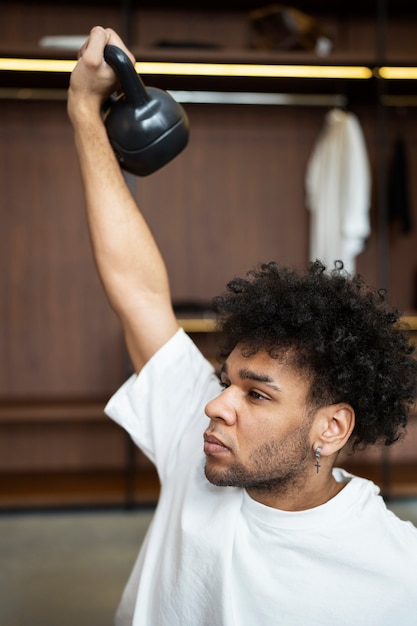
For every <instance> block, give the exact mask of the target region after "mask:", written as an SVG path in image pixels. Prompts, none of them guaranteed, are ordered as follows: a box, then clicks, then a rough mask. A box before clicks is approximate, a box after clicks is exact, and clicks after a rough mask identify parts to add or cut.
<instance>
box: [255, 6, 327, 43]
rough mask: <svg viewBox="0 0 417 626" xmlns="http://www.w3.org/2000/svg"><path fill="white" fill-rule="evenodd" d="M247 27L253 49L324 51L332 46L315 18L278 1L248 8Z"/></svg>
mask: <svg viewBox="0 0 417 626" xmlns="http://www.w3.org/2000/svg"><path fill="white" fill-rule="evenodd" d="M249 27H250V31H249V47H250V48H252V49H256V50H305V51H314V52H317V53H318V54H323V55H325V54H328V53H329V52H330V51H331V49H332V47H333V44H332V40H331V38H330V36H329V35H328V34H327V33H326V31H325V28H324V26H323V25H322V24H321V23H320V22H319V21H318V20H317V19H315V18H314V17H311V16H310V15H307V14H306V13H303V12H302V11H299V10H298V9H295V8H293V7H289V6H284V5H281V4H271V5H269V6H266V7H264V8H261V9H256V10H254V11H251V12H250V13H249Z"/></svg>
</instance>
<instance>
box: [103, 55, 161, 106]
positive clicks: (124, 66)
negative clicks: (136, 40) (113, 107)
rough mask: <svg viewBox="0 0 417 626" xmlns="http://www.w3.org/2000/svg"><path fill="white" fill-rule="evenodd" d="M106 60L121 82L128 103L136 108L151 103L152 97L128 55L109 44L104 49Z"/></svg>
mask: <svg viewBox="0 0 417 626" xmlns="http://www.w3.org/2000/svg"><path fill="white" fill-rule="evenodd" d="M104 60H105V61H106V63H108V64H109V65H110V67H111V68H112V69H113V70H114V72H115V74H116V76H117V77H118V79H119V80H120V83H121V86H122V90H123V92H124V94H125V96H126V99H127V101H128V102H131V103H132V104H135V106H145V105H146V104H147V103H148V102H149V101H150V96H149V94H148V92H147V90H146V87H145V85H144V83H143V81H142V79H141V77H140V76H139V74H137V73H136V70H135V68H134V65H133V64H132V62H131V60H130V59H129V57H128V56H127V54H126V53H125V52H123V50H122V49H121V48H119V47H118V46H113V45H111V44H107V45H106V46H105V48H104Z"/></svg>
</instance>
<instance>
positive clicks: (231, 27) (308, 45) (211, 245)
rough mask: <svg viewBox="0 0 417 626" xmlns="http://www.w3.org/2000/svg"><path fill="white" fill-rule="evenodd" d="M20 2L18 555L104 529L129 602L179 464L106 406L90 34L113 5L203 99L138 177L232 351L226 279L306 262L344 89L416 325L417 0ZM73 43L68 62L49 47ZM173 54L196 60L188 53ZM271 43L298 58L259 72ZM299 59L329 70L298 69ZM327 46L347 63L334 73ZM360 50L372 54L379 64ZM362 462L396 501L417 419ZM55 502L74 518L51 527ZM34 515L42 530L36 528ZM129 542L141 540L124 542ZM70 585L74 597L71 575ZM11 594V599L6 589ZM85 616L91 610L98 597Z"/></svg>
mask: <svg viewBox="0 0 417 626" xmlns="http://www.w3.org/2000/svg"><path fill="white" fill-rule="evenodd" d="M0 12H1V20H0V57H1V58H0V113H1V114H0V190H1V195H0V267H1V273H0V320H1V326H0V508H1V516H0V526H1V525H2V524H3V526H1V527H2V541H4V543H3V546H2V554H3V556H2V557H1V558H2V560H4V562H5V563H8V564H9V567H10V568H11V569H10V570H9V571H14V572H15V573H16V572H20V570H21V569H22V570H23V568H22V567H21V566H22V563H23V562H24V554H25V550H23V552H22V551H19V548H21V547H22V546H23V547H25V546H26V548H27V552H26V555H28V554H32V556H33V559H32V561H31V563H32V565H33V564H35V565H33V568H32V569H31V568H30V564H28V565H27V569H26V575H27V576H28V575H29V574H28V572H32V574H33V576H34V577H35V578H36V571H37V565H38V564H41V561H42V553H38V552H37V549H36V548H34V546H38V547H39V546H42V545H44V544H42V538H41V537H42V536H43V537H44V538H50V539H51V541H52V543H51V544H50V546H49V548H47V547H45V548H44V549H43V554H49V555H50V556H51V558H52V559H54V558H55V557H56V561H55V563H58V562H59V563H61V564H62V563H64V562H65V559H67V558H68V554H69V553H70V552H71V553H74V554H75V548H74V549H72V548H71V549H69V546H72V545H73V544H72V543H71V541H72V542H73V543H74V542H76V543H77V542H78V545H80V546H81V547H84V548H85V546H86V545H90V546H94V545H95V544H94V539H93V538H94V537H95V538H96V539H97V554H101V555H102V557H101V558H102V559H104V561H103V562H102V564H101V565H99V566H98V568H95V567H94V566H92V565H91V564H92V563H95V561H94V560H90V559H89V563H90V565H91V576H92V577H93V578H94V576H95V574H93V572H95V571H97V569H98V570H99V573H103V572H105V571H107V567H108V565H109V564H110V563H113V564H114V570H113V571H114V572H116V571H117V572H119V574H117V576H118V578H117V581H119V582H116V583H114V581H113V580H112V583H111V585H109V586H110V587H111V588H112V589H113V594H114V596H112V595H111V593H110V594H107V595H106V593H103V594H101V597H102V598H103V597H107V599H108V600H109V604H110V605H112V607H113V606H114V604H115V602H116V599H115V598H116V596H118V593H119V586H120V591H121V589H122V586H123V584H124V582H125V579H126V577H127V573H128V571H129V569H130V566H131V564H132V563H133V559H134V558H135V555H136V551H137V548H138V546H139V544H140V541H141V537H142V534H141V533H142V530H144V528H145V527H146V524H147V523H148V521H149V519H150V516H151V512H152V507H153V506H154V505H155V502H156V499H157V497H158V491H159V485H158V481H157V477H156V474H155V472H154V470H153V468H152V466H151V465H150V463H149V462H148V461H147V460H146V459H145V458H144V457H143V455H142V454H141V453H139V452H138V451H137V450H136V449H135V448H134V447H133V445H132V444H131V442H130V440H129V439H128V437H127V436H126V435H125V434H124V432H123V431H121V429H119V428H118V427H117V426H116V425H114V424H112V423H111V422H110V421H109V420H108V419H107V418H106V417H105V416H104V415H103V407H104V405H105V403H106V401H107V399H108V398H109V397H110V396H111V394H112V393H113V392H114V391H115V390H116V389H117V387H118V386H119V385H120V384H121V383H122V382H123V381H124V379H125V378H126V377H127V376H128V375H129V373H130V363H129V361H128V358H127V356H126V353H125V350H124V346H123V338H122V334H121V331H120V328H119V325H118V322H117V320H116V318H115V316H114V314H113V312H112V311H111V310H110V307H109V306H108V304H107V302H106V299H105V297H104V294H103V291H102V287H101V284H100V282H99V279H98V277H97V275H96V271H95V267H94V262H93V259H92V255H91V252H90V246H89V239H88V233H87V227H86V220H85V215H84V202H83V195H82V188H81V180H80V175H79V171H78V165H77V161H76V155H75V149H74V146H73V138H72V129H71V126H70V124H69V121H68V118H67V115H66V90H67V86H68V81H69V75H70V71H71V67H72V66H73V64H74V61H75V59H76V54H77V49H78V48H79V47H80V45H81V43H82V42H83V41H84V40H85V38H86V37H87V35H88V32H89V30H90V29H91V28H92V27H93V26H94V25H96V24H100V25H102V26H109V27H112V28H114V29H115V30H116V31H118V32H119V33H120V34H121V35H122V37H123V38H124V39H125V41H126V42H127V43H128V44H129V46H130V47H131V49H132V50H133V52H134V54H135V56H136V59H137V60H138V62H139V63H144V64H145V63H147V62H157V64H158V65H157V66H153V69H149V68H148V69H146V68H145V65H144V66H143V67H144V68H145V72H144V73H143V74H142V77H143V80H144V82H145V83H146V84H147V85H152V86H155V87H160V88H162V89H166V90H170V92H171V93H172V94H173V95H174V96H175V97H176V98H177V99H178V100H179V101H181V102H182V103H183V106H184V108H185V109H186V112H187V115H188V117H189V122H190V140H189V145H188V147H187V148H186V150H185V151H184V152H183V153H181V154H180V155H179V156H178V157H177V158H176V159H175V160H174V161H173V162H172V163H170V164H168V165H167V166H165V167H164V168H163V169H161V170H160V171H158V172H156V173H155V174H152V175H151V176H149V177H146V178H141V179H139V178H135V177H133V176H131V175H127V179H128V183H129V186H130V188H131V190H132V193H133V194H134V195H135V197H136V198H137V199H138V201H139V203H140V205H141V207H142V209H143V211H144V214H145V216H146V217H147V219H148V221H149V223H150V225H151V227H152V229H153V231H154V233H155V236H156V239H157V240H158V242H159V244H160V247H161V249H162V252H163V254H164V257H165V259H166V261H167V265H168V270H169V274H170V279H171V284H172V295H173V301H174V305H175V306H176V308H177V311H178V316H179V318H180V319H181V323H182V325H183V326H184V328H185V329H186V330H187V331H188V332H190V334H191V335H192V337H193V338H194V339H195V340H196V342H197V343H198V344H199V345H200V346H201V348H202V350H203V351H204V352H205V353H206V354H207V356H208V357H209V358H210V359H212V360H213V361H214V360H215V355H216V336H215V332H214V327H213V324H212V313H211V308H210V300H211V298H212V297H213V296H214V295H216V294H217V293H218V292H220V291H221V290H222V289H223V288H224V286H225V284H226V282H227V281H228V280H229V279H230V278H231V277H232V276H234V275H236V274H242V273H244V272H246V271H247V270H248V269H249V268H251V267H253V266H254V265H255V264H257V263H259V262H261V261H269V260H276V261H278V262H279V263H283V264H287V265H292V266H295V267H301V268H302V267H305V266H306V264H307V262H308V260H309V248H310V243H309V242H310V228H311V214H310V210H309V207H308V203H307V201H306V176H307V171H308V166H309V163H310V160H311V158H312V156H313V155H314V151H315V148H316V145H317V140H318V138H319V137H320V136H321V133H322V131H323V129H324V127H325V124H326V120H327V116H328V114H329V112H331V111H332V110H333V109H334V108H337V109H338V110H340V111H342V112H344V113H349V114H353V115H354V116H355V119H356V120H357V121H358V123H359V127H360V131H361V133H362V134H363V139H364V145H365V151H366V158H367V159H368V162H369V173H370V180H371V191H370V196H369V224H370V233H369V234H368V235H367V236H366V237H365V239H364V242H363V249H362V251H361V252H360V253H359V254H358V255H357V258H356V259H355V262H356V269H357V271H358V272H359V273H361V274H362V275H363V276H364V278H365V279H366V281H367V282H369V283H371V284H372V285H374V286H375V287H383V288H386V289H388V294H389V300H390V301H391V303H392V304H394V305H395V306H397V307H398V308H400V309H401V311H403V312H404V315H405V316H406V317H407V319H408V321H409V323H410V327H411V329H414V331H413V330H411V331H410V337H411V340H414V339H413V336H414V334H415V331H416V330H417V325H416V319H417V253H416V250H417V230H416V219H417V206H416V203H417V182H416V179H415V177H414V176H413V172H414V170H415V168H416V165H417V106H416V105H417V81H416V78H417V70H416V68H415V67H414V66H417V44H416V39H415V28H416V23H417V6H414V3H412V2H408V1H406V0H362V2H360V3H353V2H349V1H345V0H341V1H339V2H331V1H330V0H299V1H297V2H294V3H293V4H291V5H272V6H271V5H268V3H265V2H259V1H256V0H253V1H246V0H245V1H240V2H233V1H231V0H229V1H228V0H223V1H222V2H216V1H214V0H213V1H211V2H205V1H204V0H201V1H199V2H198V3H197V2H191V1H189V2H180V1H178V2H175V3H170V2H158V1H149V2H146V1H142V2H136V1H135V0H125V1H123V0H120V1H117V0H113V1H112V0H103V1H101V2H99V1H98V0H87V1H83V2H81V1H78V0H73V1H72V2H65V1H64V2H59V3H56V2H49V1H46V0H44V1H39V2H25V1H15V2H3V1H0ZM40 60H43V61H45V60H46V61H47V64H46V65H43V66H42V65H39V63H38V62H39V61H40ZM54 60H59V61H63V62H64V64H63V65H62V66H60V67H59V68H56V67H55V68H53V67H51V66H50V65H48V63H50V62H51V61H54ZM166 62H168V63H170V64H174V65H173V66H172V65H171V66H170V67H171V70H170V71H172V72H173V73H168V70H167V68H166V66H165V67H164V66H163V65H162V64H163V63H166ZM189 62H193V63H199V64H207V63H210V64H215V65H216V68H217V70H219V68H222V71H216V75H213V73H212V74H210V71H207V73H206V69H203V65H201V66H200V68H201V69H197V70H194V72H192V73H190V74H185V75H182V74H181V68H180V66H179V65H176V64H178V63H189ZM254 64H256V65H261V66H263V67H264V66H268V67H269V68H271V67H272V68H279V67H281V66H285V67H286V66H290V70H288V69H287V70H286V71H285V72H284V74H285V75H284V76H279V75H272V76H265V75H256V74H255V75H252V76H248V75H247V74H248V72H245V68H247V66H248V65H250V66H253V65H254ZM294 65H296V66H302V67H304V68H307V69H308V71H306V70H305V69H304V73H303V74H298V75H294V74H295V72H294V71H293V72H292V71H291V67H292V69H293V70H294V67H293V66H294ZM230 66H232V69H231V68H230ZM327 66H330V67H331V68H333V70H336V74H337V70H338V69H339V75H338V76H336V77H335V73H334V72H333V73H332V72H329V74H328V75H325V74H323V72H321V73H320V69H321V70H322V69H323V67H327ZM340 66H343V67H349V68H353V77H347V75H346V74H343V76H342V74H341V70H340ZM172 68H174V69H173V70H172ZM381 68H388V71H385V72H384V70H383V69H381ZM390 68H391V73H390V71H389V69H390ZM398 68H403V70H402V71H403V73H402V74H399V73H398V72H399V71H400V70H399V69H398ZM404 68H406V70H407V73H404ZM358 69H359V70H361V71H362V70H363V69H365V70H366V71H365V75H364V77H358V73H357V71H356V70H358ZM249 73H251V72H249ZM230 74H234V75H230ZM252 74H253V72H252ZM398 76H401V77H400V78H398ZM341 462H342V461H341ZM343 464H344V465H345V466H346V467H347V468H348V469H352V471H355V472H356V473H358V474H361V475H364V476H366V477H370V478H372V479H373V480H375V481H376V482H377V483H378V484H379V485H380V486H381V488H382V492H383V495H384V496H385V497H386V499H387V501H389V502H390V503H392V504H393V506H395V505H396V503H397V504H398V502H400V503H404V502H405V503H406V504H407V503H408V504H410V505H411V504H412V503H413V502H414V499H415V498H416V496H417V419H416V418H415V416H413V417H412V420H411V422H410V427H409V433H408V436H407V438H406V439H405V440H404V441H403V442H401V443H400V444H398V445H397V446H395V447H394V448H393V449H392V450H388V449H377V450H375V451H373V452H367V453H362V454H359V455H357V456H355V457H350V456H347V455H346V457H345V459H343ZM407 514H408V513H407ZM47 520H49V522H50V523H55V524H57V526H55V527H54V528H55V530H50V531H44V530H42V529H44V528H47V526H45V524H46V521H47ZM141 520H142V521H141ZM143 520H144V521H143ZM29 523H30V524H29ZM84 524H86V526H83V525H84ZM106 524H107V526H106ZM29 527H30V528H31V529H33V532H34V533H35V534H34V535H33V536H34V537H35V538H36V537H37V539H34V542H35V543H32V544H30V543H28V544H25V537H28V536H29V534H28V533H29V532H30V530H29ZM49 528H52V527H49ZM76 528H79V531H80V533H81V534H79V535H76V534H75V529H76ZM71 529H73V531H74V534H71V533H72V530H71ZM100 529H101V530H100ZM106 529H107V530H106ZM138 529H139V530H138ZM141 529H142V530H141ZM36 533H37V534H36ZM39 533H41V535H39ZM42 533H43V535H42ZM45 533H46V534H45ZM82 533H84V535H83V534H82ZM85 533H86V534H85ZM97 533H98V534H97ZM100 533H101V534H100ZM106 533H108V534H106ZM129 533H130V534H129ZM136 533H138V534H136ZM77 536H78V537H81V536H83V537H84V538H85V537H87V539H78V540H77V539H76V537H77ZM126 537H130V538H131V543H129V544H128V547H126V546H127V544H123V541H124V539H125V538H126ZM27 541H28V542H29V539H27ZM63 542H64V543H63ZM68 542H70V543H68ZM113 543H114V544H116V546H118V547H119V549H120V551H119V552H118V554H119V556H120V554H124V555H125V557H124V560H123V559H122V557H121V556H120V559H121V560H119V561H117V559H118V558H119V557H117V556H115V554H114V553H111V554H110V553H107V552H105V548H106V547H108V546H109V545H112V544H113ZM123 545H125V547H126V551H125V552H124V553H123V547H122V546H123ZM30 546H32V547H30ZM63 546H66V550H67V552H66V553H65V551H64V553H62V552H60V550H61V551H62V549H63ZM3 549H4V552H3ZM31 550H32V552H31ZM33 550H34V551H33ZM48 550H49V552H48ZM85 554H86V553H85V552H84V555H85ZM13 555H15V556H16V559H15V560H14V561H13ZM53 555H55V557H54V556H53ZM106 555H107V556H106ZM106 558H107V561H106V560H105V559H106ZM122 561H123V562H122ZM12 563H14V565H12ZM83 563H84V562H83ZM117 563H118V564H119V565H117ZM19 564H20V565H19ZM118 566H120V569H119V570H117V567H118ZM51 567H52V566H51ZM79 567H82V566H81V563H80V562H76V563H75V565H74V568H75V570H77V568H79ZM13 568H14V569H13ZM87 569H88V568H87ZM75 570H74V571H75ZM54 571H58V570H54V568H53V567H52V570H51V572H52V574H51V573H49V574H48V575H49V576H50V579H51V580H52V579H53V578H54V575H53V572H54ZM3 574H4V575H5V579H6V580H8V581H9V583H10V581H14V583H13V585H12V584H10V587H15V588H16V587H18V586H19V584H18V582H17V581H18V580H20V579H18V578H16V579H13V577H11V576H9V574H7V571H6V573H5V571H4V570H3ZM32 574H31V578H30V581H31V582H30V583H29V582H28V581H27V580H26V582H25V583H24V584H27V585H29V587H28V588H30V585H33V584H34V582H33V581H34V578H33V577H32ZM16 576H17V574H16ZM113 583H114V584H113ZM22 584H23V583H22ZM105 584H106V583H105V582H103V583H102V587H103V585H104V587H105ZM54 585H55V586H54ZM54 585H53V586H52V589H53V592H52V593H51V597H52V596H53V597H54V598H55V600H56V599H57V598H58V597H59V593H60V592H59V588H60V586H59V585H58V583H56V581H55V582H54ZM3 589H6V587H3ZM33 589H34V590H35V591H34V592H33V594H32V595H33V597H39V594H38V593H37V591H36V586H35V587H33ZM89 589H90V588H89ZM1 593H2V592H1V588H0V594H1ZM10 593H11V592H10V589H9V591H7V595H8V597H9V598H10V597H11V596H10ZM89 593H92V591H91V589H90V592H89ZM25 595H26V594H25ZM87 595H88V594H87ZM30 597H31V594H30V593H28V595H27V598H30ZM80 597H81V596H80ZM72 600H73V606H75V605H76V604H77V601H76V600H74V598H73V599H72ZM49 601H51V599H49ZM28 602H29V604H28V607H27V608H28V613H30V610H31V607H32V608H33V605H31V604H30V600H28ZM74 603H75V604H74ZM12 604H13V603H12ZM1 605H3V607H6V606H7V605H6V603H4V602H3V599H2V598H0V606H1ZM50 606H51V605H50ZM82 606H84V605H82ZM4 610H6V609H4ZM19 610H21V611H23V612H22V613H21V614H19ZM80 610H81V609H80ZM106 610H107V609H106ZM0 611H1V608H0ZM83 611H84V615H85V616H86V613H85V609H83V610H81V613H82V612H83ZM32 613H33V611H32ZM52 613H53V612H52V611H51V614H52ZM19 615H20V617H19ZM25 615H26V616H25ZM1 617H2V616H1V613H0V621H1V623H4V624H7V625H13V624H31V625H33V624H36V623H39V624H43V626H46V625H47V624H48V623H51V624H52V623H54V624H56V623H60V624H64V623H67V622H64V620H63V619H62V620H60V621H59V622H57V621H55V622H52V621H51V622H47V621H45V620H46V618H45V615H44V614H42V617H39V620H38V621H36V620H35V618H33V619H32V620H29V621H27V620H28V619H29V618H27V613H26V614H25V613H24V610H23V608H22V607H21V609H18V608H17V606H14V608H13V607H12V605H11V604H9V609H8V613H7V616H6V613H5V614H4V619H1ZM32 617H33V616H32ZM51 619H52V618H51ZM68 619H70V620H72V621H70V622H68V623H74V624H77V625H78V626H80V625H81V624H82V623H83V622H82V620H81V617H80V615H78V617H77V618H76V617H75V616H74V615H73V616H72V617H71V618H68ZM86 619H87V616H86ZM89 619H90V621H89V622H88V623H89V624H90V625H91V624H105V623H106V622H105V618H104V617H101V618H98V617H97V614H96V617H92V616H91V615H90V616H89ZM109 619H110V618H109ZM85 623H87V621H86V622H85ZM108 623H111V622H110V621H109V622H108Z"/></svg>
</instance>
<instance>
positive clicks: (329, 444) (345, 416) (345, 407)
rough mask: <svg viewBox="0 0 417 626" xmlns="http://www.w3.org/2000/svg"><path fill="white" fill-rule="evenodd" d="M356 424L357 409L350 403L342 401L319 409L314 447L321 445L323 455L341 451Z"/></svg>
mask: <svg viewBox="0 0 417 626" xmlns="http://www.w3.org/2000/svg"><path fill="white" fill-rule="evenodd" d="M354 426H355V411H354V410H353V408H352V407H351V406H350V404H345V403H340V404H332V405H330V406H327V407H323V408H322V409H320V410H319V412H318V415H317V422H316V427H317V428H316V429H315V431H316V437H315V442H314V444H315V445H314V449H316V448H317V446H321V454H322V456H331V455H332V454H335V453H337V452H339V450H341V449H342V448H343V446H344V445H345V444H346V443H347V441H348V439H349V437H350V435H351V434H352V431H353V429H354Z"/></svg>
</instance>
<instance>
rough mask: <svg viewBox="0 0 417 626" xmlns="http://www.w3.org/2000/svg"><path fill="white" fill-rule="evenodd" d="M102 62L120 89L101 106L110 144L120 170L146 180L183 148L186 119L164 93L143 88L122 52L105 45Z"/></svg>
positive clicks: (177, 106)
mask: <svg viewBox="0 0 417 626" xmlns="http://www.w3.org/2000/svg"><path fill="white" fill-rule="evenodd" d="M104 59H105V61H106V62H107V63H108V64H109V65H110V66H111V67H112V68H113V70H114V72H115V73H116V75H117V77H118V79H119V80H120V84H121V87H122V93H121V94H119V95H118V96H117V97H116V96H111V98H110V99H109V100H107V101H106V102H105V104H104V106H103V117H104V124H105V126H106V130H107V134H108V137H109V140H110V143H111V145H112V147H113V150H114V152H115V154H116V156H117V158H118V160H119V163H120V165H121V167H122V168H123V169H124V170H126V171H128V172H130V173H132V174H136V175H137V176H147V175H148V174H152V172H155V171H156V170H158V169H159V168H161V167H163V166H164V165H166V164H167V163H168V162H169V161H171V160H172V159H173V158H174V157H176V156H177V154H179V153H180V152H181V150H183V149H184V148H185V146H186V145H187V142H188V118H187V115H186V113H185V111H184V109H183V108H182V106H181V105H180V104H178V102H176V101H175V100H174V99H173V98H172V97H171V96H170V95H169V94H168V93H167V92H166V91H163V90H162V89H156V88H155V87H145V85H144V84H143V82H142V79H141V78H140V76H139V75H138V74H137V73H136V71H135V68H134V66H133V65H132V63H131V61H130V59H129V57H128V56H127V55H126V54H125V53H124V52H123V50H121V49H120V48H118V47H117V46H112V45H107V46H106V47H105V48H104Z"/></svg>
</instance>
